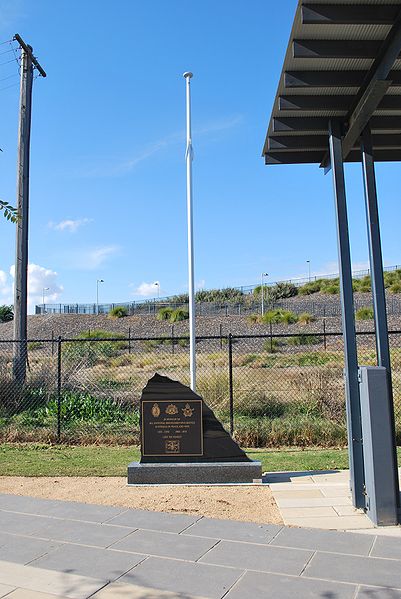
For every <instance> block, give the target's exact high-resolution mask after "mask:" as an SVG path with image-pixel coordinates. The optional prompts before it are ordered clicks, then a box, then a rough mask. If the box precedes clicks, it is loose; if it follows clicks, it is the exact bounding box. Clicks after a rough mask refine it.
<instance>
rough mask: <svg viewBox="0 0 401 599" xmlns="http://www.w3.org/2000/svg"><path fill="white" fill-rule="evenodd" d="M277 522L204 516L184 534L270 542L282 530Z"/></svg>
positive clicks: (252, 541)
mask: <svg viewBox="0 0 401 599" xmlns="http://www.w3.org/2000/svg"><path fill="white" fill-rule="evenodd" d="M281 528H282V527H281V526H277V525H275V524H256V523H254V522H235V521H233V520H216V519H214V518H202V519H201V520H198V521H197V522H196V523H195V524H193V525H192V526H190V527H189V528H188V529H187V530H185V531H184V532H183V533H182V535H196V536H198V537H208V538H212V539H225V540H228V541H247V542H249V543H262V544H266V545H267V544H268V543H270V541H271V540H272V539H273V538H274V537H275V535H276V534H277V533H278V532H279V530H281Z"/></svg>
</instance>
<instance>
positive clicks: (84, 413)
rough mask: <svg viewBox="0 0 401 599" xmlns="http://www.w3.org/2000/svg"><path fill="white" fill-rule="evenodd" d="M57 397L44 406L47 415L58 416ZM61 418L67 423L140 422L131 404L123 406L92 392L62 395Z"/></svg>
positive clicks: (44, 414)
mask: <svg viewBox="0 0 401 599" xmlns="http://www.w3.org/2000/svg"><path fill="white" fill-rule="evenodd" d="M57 413H58V402H57V399H51V400H50V401H49V402H48V403H47V405H46V406H45V407H43V408H42V414H43V416H46V417H57ZM60 414H61V419H62V420H63V421H64V422H65V423H66V424H70V423H71V424H74V423H75V422H78V421H79V422H98V423H108V422H110V423H112V422H127V421H128V422H131V421H136V422H137V423H138V421H139V419H138V415H137V414H136V413H135V412H134V410H133V408H132V407H131V406H129V405H126V406H122V405H119V404H117V403H116V402H115V401H113V400H112V399H109V398H107V397H106V398H99V397H94V396H93V395H91V394H90V393H76V392H74V393H73V392H66V393H64V394H63V395H62V398H61V405H60Z"/></svg>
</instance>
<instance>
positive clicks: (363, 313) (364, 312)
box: [355, 307, 374, 320]
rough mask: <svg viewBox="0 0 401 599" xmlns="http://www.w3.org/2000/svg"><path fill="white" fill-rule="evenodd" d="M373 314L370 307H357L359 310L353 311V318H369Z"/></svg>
mask: <svg viewBox="0 0 401 599" xmlns="http://www.w3.org/2000/svg"><path fill="white" fill-rule="evenodd" d="M373 316H374V314H373V308H372V307H364V308H359V310H357V311H356V313H355V318H356V319H357V320H371V319H372V318H373Z"/></svg>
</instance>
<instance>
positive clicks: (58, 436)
mask: <svg viewBox="0 0 401 599" xmlns="http://www.w3.org/2000/svg"><path fill="white" fill-rule="evenodd" d="M60 439H61V337H60V335H59V337H58V339H57V443H60Z"/></svg>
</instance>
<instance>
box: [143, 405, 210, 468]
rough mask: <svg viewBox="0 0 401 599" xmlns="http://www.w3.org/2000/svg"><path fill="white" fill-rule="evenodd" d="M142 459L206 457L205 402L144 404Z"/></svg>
mask: <svg viewBox="0 0 401 599" xmlns="http://www.w3.org/2000/svg"><path fill="white" fill-rule="evenodd" d="M141 404H142V424H141V433H142V455H143V456H160V457H161V456H163V457H165V456H168V455H171V456H175V457H178V456H201V455H203V426H202V400H201V399H192V400H189V401H188V400H186V399H178V400H171V399H170V400H160V401H153V400H147V399H145V400H142V402H141Z"/></svg>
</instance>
